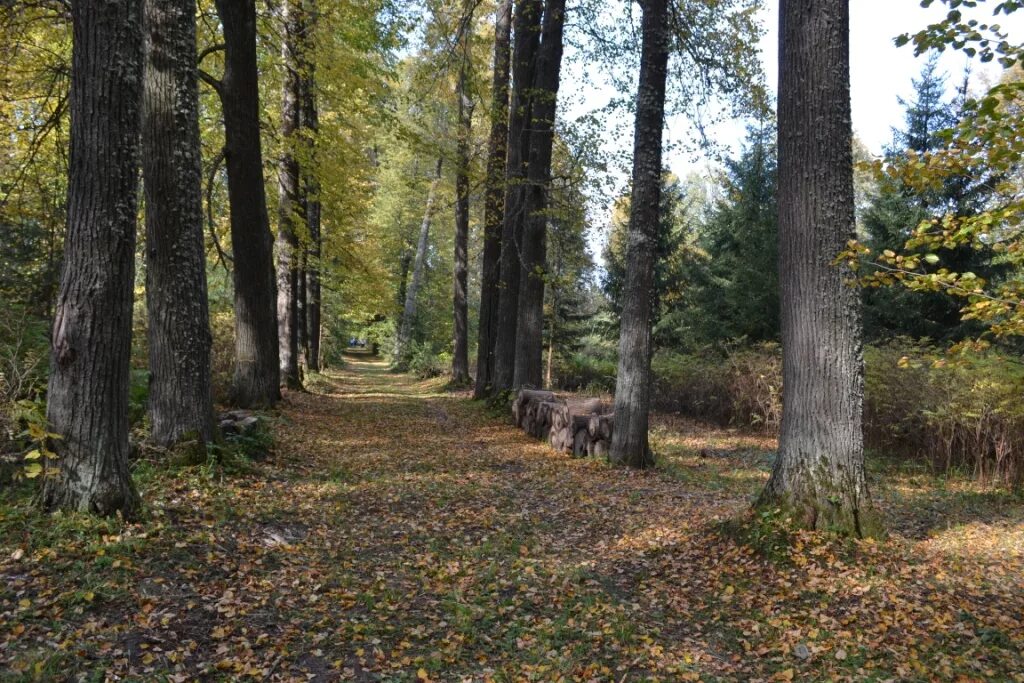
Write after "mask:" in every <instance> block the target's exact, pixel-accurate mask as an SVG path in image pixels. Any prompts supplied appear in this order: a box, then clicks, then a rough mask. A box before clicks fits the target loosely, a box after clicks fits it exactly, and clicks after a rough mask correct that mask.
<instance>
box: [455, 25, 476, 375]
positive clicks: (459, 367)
mask: <svg viewBox="0 0 1024 683" xmlns="http://www.w3.org/2000/svg"><path fill="white" fill-rule="evenodd" d="M471 11H472V10H470V12H471ZM471 17H472V15H471V14H470V17H466V18H464V21H463V26H465V27H468V26H469V25H470V23H471V22H470V18H471ZM463 33H464V34H465V35H464V36H462V39H461V41H460V42H462V43H463V44H464V46H463V58H462V64H461V66H460V69H459V80H458V86H457V87H456V89H455V97H456V98H457V99H458V101H459V102H458V112H459V131H458V142H457V144H456V148H457V149H456V163H457V164H458V168H457V169H456V170H455V260H454V271H455V272H454V278H453V280H454V282H453V285H452V307H453V309H454V310H453V314H454V321H453V322H454V325H453V331H454V336H455V338H454V340H453V347H452V384H455V385H457V386H462V385H467V384H469V383H470V381H471V378H470V376H469V303H468V292H467V289H468V281H469V145H470V142H471V136H472V134H473V100H472V99H470V94H469V92H468V89H467V82H466V79H467V73H466V71H467V70H468V69H469V45H468V41H469V30H468V28H467V29H466V30H464V31H463Z"/></svg>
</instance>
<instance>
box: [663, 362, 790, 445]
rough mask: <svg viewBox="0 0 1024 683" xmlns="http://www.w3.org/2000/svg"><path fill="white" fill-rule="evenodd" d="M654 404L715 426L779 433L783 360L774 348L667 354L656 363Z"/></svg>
mask: <svg viewBox="0 0 1024 683" xmlns="http://www.w3.org/2000/svg"><path fill="white" fill-rule="evenodd" d="M652 370H653V374H654V385H653V393H652V396H651V402H652V405H653V406H654V408H655V409H657V410H665V411H672V412H679V413H683V414H685V415H691V416H693V417H699V418H702V419H706V420H711V421H712V422H715V423H717V424H722V425H735V426H738V427H745V428H757V429H761V430H764V431H768V432H773V431H775V430H776V429H778V425H779V420H780V419H781V416H782V356H781V352H780V351H779V348H778V345H776V344H763V345H759V346H755V347H751V348H744V349H737V350H733V351H729V352H728V353H727V354H726V355H725V356H723V355H721V354H718V353H713V352H710V351H709V352H705V353H703V354H699V355H683V354H677V353H670V352H663V353H659V354H657V355H656V356H655V358H654V361H653V363H652Z"/></svg>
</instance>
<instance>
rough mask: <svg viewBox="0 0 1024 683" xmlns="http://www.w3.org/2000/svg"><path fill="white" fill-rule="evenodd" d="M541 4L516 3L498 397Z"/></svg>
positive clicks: (516, 270)
mask: <svg viewBox="0 0 1024 683" xmlns="http://www.w3.org/2000/svg"><path fill="white" fill-rule="evenodd" d="M541 11H542V4H541V0H516V6H515V25H514V29H515V44H514V47H513V54H512V102H511V105H510V110H509V112H510V113H509V121H508V158H507V161H506V164H505V179H506V182H505V215H504V217H503V221H502V228H501V271H500V278H501V279H500V281H499V285H498V291H499V294H498V318H497V322H496V326H495V342H494V376H493V380H492V383H491V385H492V389H493V391H495V392H501V391H507V390H509V389H511V388H512V381H513V379H514V376H515V363H516V328H517V325H518V319H519V276H520V271H521V269H522V262H521V260H520V255H519V249H520V243H521V240H522V231H523V221H524V215H525V213H524V211H525V206H524V204H525V191H524V182H525V178H526V161H527V160H528V159H529V156H530V129H529V125H528V124H529V122H530V120H531V113H530V112H531V93H532V90H533V81H534V73H535V68H536V56H537V49H538V47H539V46H540V26H541Z"/></svg>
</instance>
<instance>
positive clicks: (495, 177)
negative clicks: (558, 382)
mask: <svg viewBox="0 0 1024 683" xmlns="http://www.w3.org/2000/svg"><path fill="white" fill-rule="evenodd" d="M511 39H512V0H502V2H501V4H499V5H498V11H497V16H496V19H495V25H494V75H493V79H492V84H491V90H492V97H493V99H492V102H491V134H490V138H489V140H488V150H487V187H486V190H485V193H484V256H483V266H482V268H481V278H480V325H479V330H478V333H477V351H476V354H477V356H476V359H477V362H476V385H475V387H474V390H473V396H474V398H478V399H479V398H483V397H485V396H486V395H487V394H488V393H489V392H490V388H491V381H492V377H493V375H494V344H495V334H496V331H497V330H496V327H497V326H496V323H497V314H498V299H499V290H498V281H499V279H500V276H501V227H502V223H503V220H504V219H503V216H504V213H505V177H504V171H505V160H506V158H507V151H508V83H509V68H510V62H511V54H510V48H511Z"/></svg>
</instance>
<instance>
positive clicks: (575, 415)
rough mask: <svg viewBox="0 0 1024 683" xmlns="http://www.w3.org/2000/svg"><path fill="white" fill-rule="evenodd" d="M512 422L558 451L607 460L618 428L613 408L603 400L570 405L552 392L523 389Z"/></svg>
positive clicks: (515, 401) (516, 399) (517, 398)
mask: <svg viewBox="0 0 1024 683" xmlns="http://www.w3.org/2000/svg"><path fill="white" fill-rule="evenodd" d="M512 421H513V423H514V424H515V425H516V426H517V427H520V428H521V429H522V430H523V431H525V432H526V433H527V434H530V435H531V436H533V437H535V438H538V439H546V440H547V442H548V443H549V444H550V445H551V447H552V448H554V449H555V450H556V451H559V452H561V453H566V454H572V455H573V456H575V457H577V458H582V457H585V456H591V457H599V458H603V457H607V455H608V450H609V448H610V446H611V440H612V431H613V429H614V425H615V419H614V415H613V414H612V412H611V405H610V404H608V403H607V402H605V401H602V400H600V399H585V400H578V399H576V400H571V401H566V400H564V399H560V398H558V397H556V396H555V395H554V394H553V393H552V392H550V391H540V390H536V389H523V390H522V391H520V392H519V393H518V394H517V395H516V398H515V400H514V401H513V402H512Z"/></svg>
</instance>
